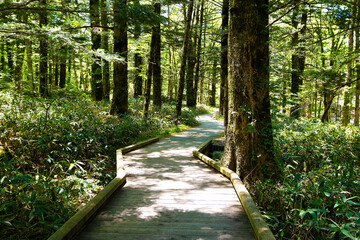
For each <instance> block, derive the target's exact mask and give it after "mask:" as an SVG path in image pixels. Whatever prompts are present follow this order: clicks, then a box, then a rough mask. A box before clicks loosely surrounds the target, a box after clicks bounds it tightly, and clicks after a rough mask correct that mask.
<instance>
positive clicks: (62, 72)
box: [59, 46, 67, 88]
mask: <svg viewBox="0 0 360 240" xmlns="http://www.w3.org/2000/svg"><path fill="white" fill-rule="evenodd" d="M66 52H67V50H66V47H65V46H63V47H61V57H60V59H61V61H60V81H59V87H60V88H64V87H65V85H66Z"/></svg>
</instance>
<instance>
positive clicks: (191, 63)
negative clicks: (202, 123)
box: [186, 4, 200, 107]
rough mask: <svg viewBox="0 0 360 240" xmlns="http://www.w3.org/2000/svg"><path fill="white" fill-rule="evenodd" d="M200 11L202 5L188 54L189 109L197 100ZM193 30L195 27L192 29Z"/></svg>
mask: <svg viewBox="0 0 360 240" xmlns="http://www.w3.org/2000/svg"><path fill="white" fill-rule="evenodd" d="M199 11H200V4H197V6H196V11H195V25H194V26H196V27H195V31H194V40H193V41H192V40H191V37H190V40H189V52H188V59H187V61H188V62H187V73H186V105H187V106H188V107H195V106H196V99H195V98H194V97H195V93H194V91H195V83H194V71H195V64H196V53H197V49H196V47H197V41H198V37H197V35H198V25H199V15H200V13H199ZM190 28H191V29H192V28H193V27H190Z"/></svg>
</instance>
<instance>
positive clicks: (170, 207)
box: [78, 115, 254, 239]
mask: <svg viewBox="0 0 360 240" xmlns="http://www.w3.org/2000/svg"><path fill="white" fill-rule="evenodd" d="M197 120H198V121H199V122H200V123H201V125H199V126H197V127H195V128H192V129H190V130H188V131H186V132H183V133H180V134H177V135H174V136H171V137H170V138H164V139H161V140H160V141H159V142H157V143H154V144H151V145H149V146H147V147H144V148H142V149H139V150H136V151H133V152H131V153H129V154H126V155H125V156H124V161H125V171H126V172H127V184H126V185H125V187H124V188H123V189H120V190H119V191H117V192H116V193H115V194H114V195H113V197H112V198H111V200H110V201H109V202H108V203H107V204H106V205H105V206H104V207H103V208H102V209H101V210H100V211H99V213H98V215H97V216H96V217H95V218H94V220H93V221H92V222H91V223H90V224H89V225H88V226H87V227H86V228H85V229H84V231H83V232H82V233H81V235H80V236H79V237H78V239H169V238H170V237H171V239H194V238H201V239H254V236H253V232H252V228H251V225H250V222H249V220H248V218H247V216H246V214H245V212H244V210H243V208H242V206H241V203H240V201H239V199H238V198H237V195H236V193H235V191H234V189H233V187H232V184H231V182H229V181H228V180H227V179H226V178H225V177H223V176H222V175H221V174H219V173H217V172H216V171H214V170H213V169H211V168H209V167H208V166H207V165H205V164H204V163H202V162H200V161H198V160H196V159H195V158H193V157H192V151H193V150H195V148H196V147H197V146H199V145H200V144H201V143H203V142H204V141H206V140H208V139H211V138H214V137H215V136H217V135H218V134H219V133H220V132H221V131H222V130H223V125H222V123H221V122H220V121H217V120H214V119H212V118H211V117H210V115H201V116H199V117H197Z"/></svg>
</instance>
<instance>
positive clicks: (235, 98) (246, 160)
mask: <svg viewBox="0 0 360 240" xmlns="http://www.w3.org/2000/svg"><path fill="white" fill-rule="evenodd" d="M268 4H269V3H268V1H267V0H231V1H230V21H229V66H230V69H229V115H230V116H229V124H228V129H227V135H226V145H225V151H224V154H223V158H222V160H221V164H222V165H223V166H227V167H229V168H230V169H232V170H234V171H235V172H236V173H237V174H238V175H239V176H240V177H241V178H242V179H243V180H244V181H246V182H248V181H254V180H264V179H267V178H277V177H279V175H280V174H279V168H278V166H277V164H276V162H275V160H274V155H273V135H272V126H271V117H270V97H269V72H268V69H269V45H268V41H269V32H268V28H267V25H268Z"/></svg>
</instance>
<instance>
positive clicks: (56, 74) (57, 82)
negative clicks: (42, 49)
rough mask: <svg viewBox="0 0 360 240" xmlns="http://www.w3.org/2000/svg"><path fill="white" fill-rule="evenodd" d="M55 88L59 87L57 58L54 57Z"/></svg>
mask: <svg viewBox="0 0 360 240" xmlns="http://www.w3.org/2000/svg"><path fill="white" fill-rule="evenodd" d="M54 78H55V87H58V86H59V56H56V57H55V76H54Z"/></svg>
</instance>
